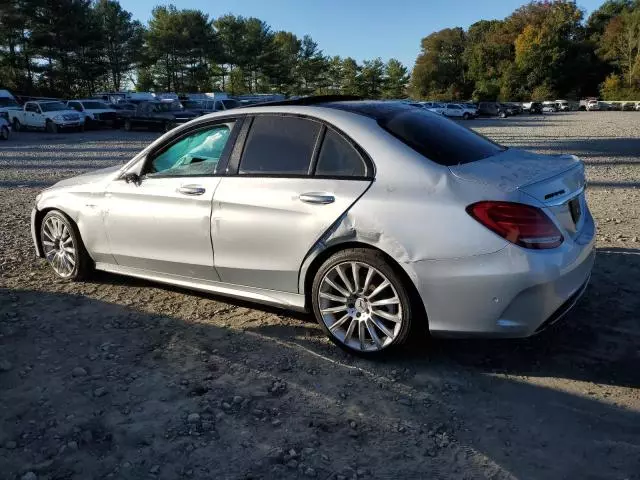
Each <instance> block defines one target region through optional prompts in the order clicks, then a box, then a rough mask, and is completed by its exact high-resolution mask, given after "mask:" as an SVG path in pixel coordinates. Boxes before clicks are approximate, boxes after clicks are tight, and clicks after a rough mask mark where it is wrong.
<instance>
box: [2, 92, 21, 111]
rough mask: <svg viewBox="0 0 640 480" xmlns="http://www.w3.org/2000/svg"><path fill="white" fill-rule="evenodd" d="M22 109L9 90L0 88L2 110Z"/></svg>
mask: <svg viewBox="0 0 640 480" xmlns="http://www.w3.org/2000/svg"><path fill="white" fill-rule="evenodd" d="M9 110H22V107H21V106H20V104H19V103H18V101H17V100H16V98H15V97H14V96H13V95H12V94H11V92H10V91H9V90H0V112H8V111H9Z"/></svg>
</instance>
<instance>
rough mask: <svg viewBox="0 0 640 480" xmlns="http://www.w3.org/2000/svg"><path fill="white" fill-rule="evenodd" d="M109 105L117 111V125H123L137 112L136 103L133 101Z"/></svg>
mask: <svg viewBox="0 0 640 480" xmlns="http://www.w3.org/2000/svg"><path fill="white" fill-rule="evenodd" d="M109 107H111V108H113V109H114V110H115V111H116V126H117V127H122V126H123V125H124V121H125V120H126V119H127V118H131V117H132V116H133V115H134V114H135V113H136V105H134V104H133V103H110V104H109Z"/></svg>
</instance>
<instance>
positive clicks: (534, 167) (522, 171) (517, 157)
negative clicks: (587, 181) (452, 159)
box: [450, 148, 584, 192]
mask: <svg viewBox="0 0 640 480" xmlns="http://www.w3.org/2000/svg"><path fill="white" fill-rule="evenodd" d="M579 166H582V162H581V161H580V160H579V159H578V158H577V157H576V156H575V155H541V154H538V153H533V152H527V151H526V150H519V149H516V148H513V149H508V150H505V151H504V152H501V153H499V154H498V155H494V156H493V157H489V158H485V159H483V160H478V161H476V162H471V163H465V164H463V165H456V166H453V167H450V170H451V173H453V174H454V175H455V176H456V177H458V178H460V179H462V180H466V181H470V182H475V183H483V184H491V185H494V186H496V187H498V188H499V189H500V190H502V191H505V192H513V191H514V190H517V189H519V188H521V187H524V186H527V185H531V184H534V183H537V182H540V181H542V180H544V179H547V178H550V177H555V176H557V175H560V174H561V173H563V172H566V171H568V170H571V169H573V168H577V167H579ZM583 170H584V167H582V168H580V171H581V172H582V171H583Z"/></svg>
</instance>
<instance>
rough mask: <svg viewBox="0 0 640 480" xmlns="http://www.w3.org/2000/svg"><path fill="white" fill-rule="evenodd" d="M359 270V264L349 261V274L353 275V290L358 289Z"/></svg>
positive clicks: (356, 290) (357, 290)
mask: <svg viewBox="0 0 640 480" xmlns="http://www.w3.org/2000/svg"><path fill="white" fill-rule="evenodd" d="M359 270H360V265H358V264H357V263H356V262H351V276H352V277H353V291H354V292H359V291H360V280H359V279H358V271H359Z"/></svg>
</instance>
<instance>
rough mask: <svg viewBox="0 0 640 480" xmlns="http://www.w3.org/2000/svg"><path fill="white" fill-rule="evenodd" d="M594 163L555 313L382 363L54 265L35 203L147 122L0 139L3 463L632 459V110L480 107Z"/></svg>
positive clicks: (130, 469)
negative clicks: (35, 240) (578, 291)
mask: <svg viewBox="0 0 640 480" xmlns="http://www.w3.org/2000/svg"><path fill="white" fill-rule="evenodd" d="M469 126H472V127H473V128H475V129H477V130H478V131H480V132H482V133H484V134H486V135H488V136H490V137H492V138H494V139H496V140H497V141H499V142H501V143H504V144H507V145H510V146H524V147H526V148H530V149H533V150H536V151H541V152H547V153H559V152H570V153H576V154H577V155H579V156H581V157H582V158H583V159H584V160H585V162H586V163H587V165H588V178H589V187H588V199H589V202H590V205H591V209H592V212H593V214H594V216H595V218H596V220H597V222H598V229H599V235H598V242H597V247H598V257H597V260H596V265H595V268H594V271H593V277H592V281H591V285H590V287H589V289H588V291H587V294H586V296H585V297H584V299H583V300H582V301H581V302H580V303H579V305H578V306H577V307H576V308H575V309H574V310H573V311H572V312H571V314H570V315H568V316H567V317H566V318H565V319H564V320H563V321H562V322H561V323H559V324H557V325H555V326H554V327H552V328H551V329H549V330H547V331H545V332H544V333H543V334H541V335H539V336H537V337H534V338H530V339H526V340H517V341H505V340H502V341H486V340H483V341H480V340H473V341H471V340H464V341H462V340H448V341H444V340H429V339H427V338H423V337H419V338H415V339H414V340H413V342H412V343H411V345H409V346H408V347H407V349H406V350H404V351H403V352H400V353H397V354H394V355H392V356H390V357H388V358H385V359H383V360H379V361H367V360H362V359H359V358H354V357H351V356H349V355H347V354H345V353H343V352H342V351H340V350H339V349H337V348H336V347H334V346H333V345H332V344H331V343H330V342H329V341H328V340H326V339H325V337H324V336H323V334H322V332H321V330H320V328H319V327H318V326H317V325H316V324H315V323H314V321H313V319H312V318H311V317H310V316H307V315H297V314H295V315H294V314H291V313H290V312H286V311H281V310H276V309H270V308H264V307H260V306H256V305H252V304H248V303H243V302H238V301H230V300H227V299H224V298H221V297H214V296H211V295H203V294H198V293H194V292H189V291H184V290H180V289H176V288H170V287H165V286H160V285H156V284H153V283H149V282H144V281H139V280H134V279H128V278H124V277H118V276H115V275H109V274H96V276H95V277H94V278H93V279H91V280H90V281H88V282H85V283H76V284H69V283H64V282H61V281H59V280H56V278H55V277H54V275H53V273H52V272H51V271H50V270H49V268H48V267H47V266H46V264H45V263H44V262H43V261H41V260H38V259H36V258H35V257H34V253H33V248H32V244H31V238H30V233H29V213H30V210H31V208H32V205H33V202H34V197H35V195H36V194H37V192H38V191H39V190H40V189H41V188H42V187H43V186H46V185H49V184H51V183H52V182H53V181H55V180H58V179H61V178H64V177H67V176H70V175H74V174H77V173H79V172H82V171H87V170H90V169H92V168H97V167H101V166H108V165H111V164H114V163H117V162H119V161H122V160H125V159H128V158H130V157H131V156H132V155H133V154H134V153H135V152H136V151H137V150H139V149H140V148H142V147H143V146H144V145H145V144H147V143H148V142H149V141H150V140H151V139H152V138H154V136H155V135H154V134H147V133H143V132H112V131H100V132H88V133H85V134H61V135H58V136H53V135H49V134H43V133H20V134H16V135H15V136H14V137H13V139H12V140H10V141H9V142H7V143H6V144H0V479H11V480H13V479H25V480H34V479H51V480H53V479H77V480H80V479H82V480H87V479H107V478H109V479H111V478H113V479H182V478H193V479H248V478H277V479H280V478H318V479H355V478H358V479H365V478H370V479H372V478H376V479H387V478H389V479H391V478H393V479H396V478H397V479H409V478H433V479H437V478H442V479H450V478H452V479H475V478H491V479H511V478H522V479H539V478H542V479H545V480H549V479H578V478H579V479H603V478H607V479H620V480H622V479H629V480H631V479H640V390H639V387H640V242H639V241H638V236H640V188H639V187H640V159H639V158H638V155H639V152H640V114H638V113H636V112H600V113H591V112H585V113H571V114H557V115H549V116H545V117H529V116H521V117H516V118H513V119H508V120H506V121H501V120H482V121H475V122H470V124H469Z"/></svg>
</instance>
